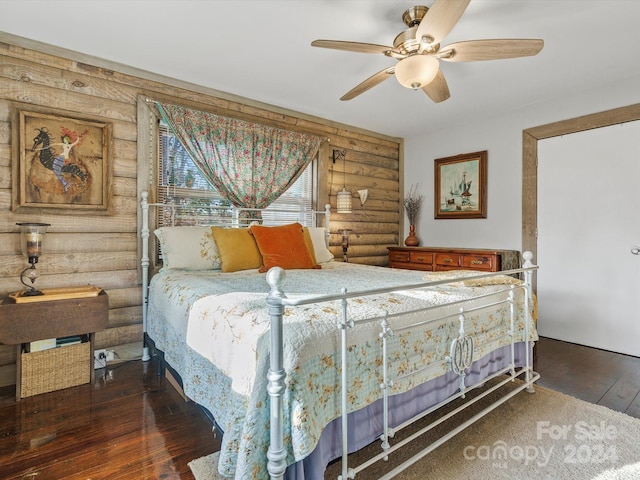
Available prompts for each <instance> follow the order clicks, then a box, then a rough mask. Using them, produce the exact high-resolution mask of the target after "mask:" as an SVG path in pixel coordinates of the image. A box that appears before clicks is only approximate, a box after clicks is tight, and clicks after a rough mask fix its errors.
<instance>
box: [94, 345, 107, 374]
mask: <svg viewBox="0 0 640 480" xmlns="http://www.w3.org/2000/svg"><path fill="white" fill-rule="evenodd" d="M106 366H107V351H106V350H105V349H104V348H101V349H100V350H94V352H93V368H94V369H95V368H104V367H106Z"/></svg>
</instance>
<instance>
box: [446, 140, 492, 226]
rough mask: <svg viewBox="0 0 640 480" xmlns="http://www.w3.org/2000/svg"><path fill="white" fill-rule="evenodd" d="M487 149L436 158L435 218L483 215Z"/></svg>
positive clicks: (476, 216)
mask: <svg viewBox="0 0 640 480" xmlns="http://www.w3.org/2000/svg"><path fill="white" fill-rule="evenodd" d="M487 157H488V154H487V150H483V151H481V152H473V153H465V154H460V155H455V156H453V157H445V158H437V159H435V161H434V166H435V175H434V178H435V186H434V192H435V204H434V206H435V214H434V217H435V218H436V219H451V218H487Z"/></svg>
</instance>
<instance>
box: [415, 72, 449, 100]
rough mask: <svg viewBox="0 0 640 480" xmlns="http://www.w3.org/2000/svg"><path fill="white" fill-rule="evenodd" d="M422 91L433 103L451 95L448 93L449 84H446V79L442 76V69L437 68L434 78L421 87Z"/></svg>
mask: <svg viewBox="0 0 640 480" xmlns="http://www.w3.org/2000/svg"><path fill="white" fill-rule="evenodd" d="M422 91H423V92H424V93H426V94H427V95H428V96H429V98H430V99H431V100H433V101H434V102H435V103H440V102H444V101H445V100H446V99H447V98H449V97H450V96H451V94H450V93H449V85H447V80H446V79H445V78H444V74H443V73H442V70H438V73H437V75H436V78H434V79H433V80H432V81H431V82H430V83H429V84H427V85H426V86H424V87H422Z"/></svg>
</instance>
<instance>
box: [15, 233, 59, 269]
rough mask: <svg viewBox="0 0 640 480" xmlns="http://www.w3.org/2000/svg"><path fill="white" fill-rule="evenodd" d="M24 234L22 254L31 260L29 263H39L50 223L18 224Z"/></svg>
mask: <svg viewBox="0 0 640 480" xmlns="http://www.w3.org/2000/svg"><path fill="white" fill-rule="evenodd" d="M16 225H18V226H20V230H21V233H22V242H21V243H22V254H23V255H25V256H27V257H28V258H29V262H31V263H37V262H38V257H39V256H40V255H42V242H43V240H44V234H45V233H47V227H49V226H51V224H49V223H17V224H16Z"/></svg>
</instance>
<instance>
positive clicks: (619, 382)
mask: <svg viewBox="0 0 640 480" xmlns="http://www.w3.org/2000/svg"><path fill="white" fill-rule="evenodd" d="M536 365H537V367H536V368H537V370H538V371H539V372H540V374H541V376H542V378H541V379H540V381H539V384H540V385H541V386H544V387H547V388H550V389H553V390H557V391H560V392H563V393H566V394H568V395H572V396H575V397H578V398H581V399H583V400H586V401H588V402H592V403H597V404H600V405H605V406H607V407H609V408H612V409H613V410H617V411H621V412H626V413H627V414H629V415H632V416H635V417H638V418H640V358H636V357H630V356H626V355H619V354H616V353H611V352H606V351H603V350H598V349H593V348H588V347H583V346H580V345H573V344H569V343H565V342H560V341H557V340H551V339H546V338H542V339H541V340H540V342H539V343H538V351H537V364H536ZM96 374H97V375H96V376H97V380H96V383H95V385H82V386H80V387H74V388H68V389H65V390H61V391H58V392H51V393H47V394H44V395H37V396H35V397H30V398H26V399H23V400H21V401H20V402H16V401H15V398H14V396H15V387H4V388H0V478H1V479H21V480H22V479H35V478H37V479H38V480H61V479H85V480H86V479H92V480H98V479H110V480H111V479H135V480H139V479H140V480H142V479H190V480H192V479H193V475H192V474H191V472H190V470H189V467H188V465H187V464H188V462H190V461H191V460H193V459H195V458H198V457H200V456H203V455H207V454H209V453H212V452H214V451H216V450H218V449H219V448H220V446H219V445H220V443H219V440H218V439H217V438H215V437H214V435H213V433H212V431H211V423H210V422H209V420H208V419H207V418H206V417H205V416H204V414H203V413H202V412H201V411H200V409H199V408H198V407H196V406H195V405H194V404H193V403H192V402H188V403H187V402H185V401H184V400H183V398H182V397H181V396H180V394H179V393H178V392H177V391H176V390H175V389H174V388H173V387H172V386H171V385H170V384H169V382H167V381H166V380H165V379H164V378H158V377H157V376H156V368H155V362H154V361H151V362H149V363H146V364H145V363H143V362H140V361H132V362H127V363H124V364H120V365H116V366H115V367H109V368H106V369H101V370H97V371H96Z"/></svg>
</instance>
